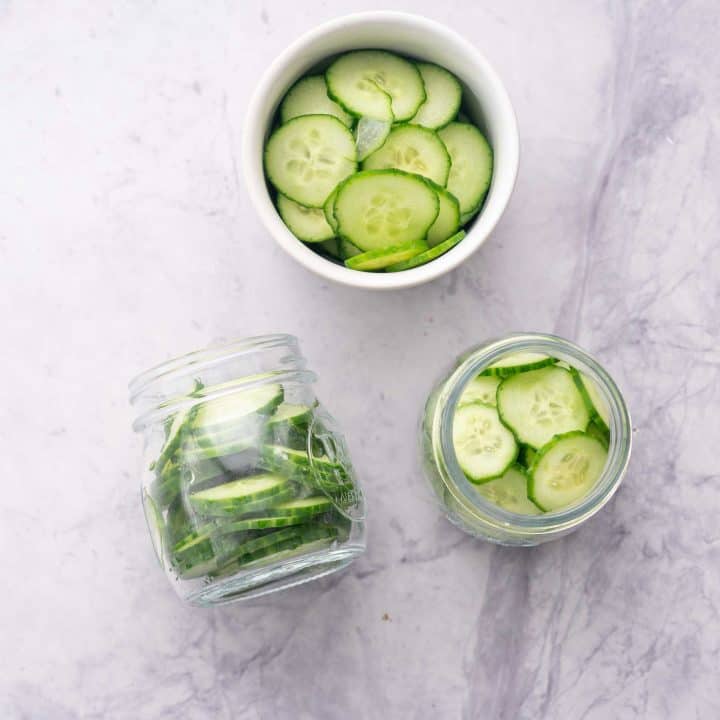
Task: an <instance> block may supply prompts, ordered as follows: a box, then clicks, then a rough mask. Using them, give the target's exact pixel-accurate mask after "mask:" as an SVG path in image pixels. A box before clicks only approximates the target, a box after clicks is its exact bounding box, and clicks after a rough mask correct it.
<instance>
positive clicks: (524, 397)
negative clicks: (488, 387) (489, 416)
mask: <svg viewBox="0 0 720 720" xmlns="http://www.w3.org/2000/svg"><path fill="white" fill-rule="evenodd" d="M497 406H498V412H499V413H500V417H501V418H502V421H503V422H504V423H505V425H507V426H508V427H509V428H510V429H511V430H512V431H513V432H514V433H515V436H516V437H517V439H518V442H521V443H524V444H526V445H530V446H531V447H533V448H535V449H539V448H541V447H543V446H544V445H545V444H546V443H548V442H549V441H550V440H551V439H552V438H553V437H554V436H555V435H560V434H562V433H567V432H570V431H572V430H582V431H584V430H585V428H586V427H587V425H588V422H589V421H590V415H589V413H588V411H587V408H586V407H585V403H584V401H583V399H582V395H581V394H580V391H579V390H578V389H577V386H576V385H575V382H574V380H573V378H572V375H571V373H570V372H569V371H567V370H565V369H564V368H559V367H553V366H550V367H544V368H541V369H540V370H529V371H527V372H520V373H516V374H515V375H510V376H509V377H506V378H505V379H504V380H503V381H502V382H501V383H500V386H499V387H498V389H497Z"/></svg>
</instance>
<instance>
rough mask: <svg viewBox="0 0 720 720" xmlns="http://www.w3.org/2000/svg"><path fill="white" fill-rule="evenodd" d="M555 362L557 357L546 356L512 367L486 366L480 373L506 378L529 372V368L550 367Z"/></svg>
mask: <svg viewBox="0 0 720 720" xmlns="http://www.w3.org/2000/svg"><path fill="white" fill-rule="evenodd" d="M555 363H557V358H553V357H547V358H545V359H544V360H538V361H537V362H533V363H526V364H525V365H515V366H514V367H496V368H494V367H487V368H485V369H484V370H483V371H482V372H481V373H480V375H495V376H496V377H501V378H506V377H510V376H511V375H518V374H519V373H524V372H530V371H531V370H541V369H542V368H545V367H550V365H555Z"/></svg>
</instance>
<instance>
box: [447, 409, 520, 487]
mask: <svg viewBox="0 0 720 720" xmlns="http://www.w3.org/2000/svg"><path fill="white" fill-rule="evenodd" d="M452 433H453V446H454V448H455V455H456V457H457V461H458V464H459V465H460V468H461V470H462V471H463V473H465V475H466V477H467V478H468V480H470V481H471V482H473V483H483V482H487V481H488V480H492V479H493V478H496V477H500V476H501V475H502V474H503V473H504V472H505V471H506V470H507V469H508V468H509V467H510V465H512V464H513V463H514V462H515V458H516V457H517V453H518V446H517V443H516V442H515V437H514V436H513V434H512V433H511V432H510V431H509V430H508V429H507V428H506V427H505V426H504V425H503V424H502V422H501V421H500V418H499V417H498V412H497V410H496V409H495V408H494V407H492V406H491V405H484V404H483V403H479V402H475V403H468V404H467V405H461V406H460V407H458V408H457V409H456V410H455V417H454V419H453V431H452Z"/></svg>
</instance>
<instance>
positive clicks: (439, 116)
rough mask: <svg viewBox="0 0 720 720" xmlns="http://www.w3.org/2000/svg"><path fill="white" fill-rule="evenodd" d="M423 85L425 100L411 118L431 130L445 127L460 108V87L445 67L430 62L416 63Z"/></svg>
mask: <svg viewBox="0 0 720 720" xmlns="http://www.w3.org/2000/svg"><path fill="white" fill-rule="evenodd" d="M416 65H417V69H418V70H419V71H420V75H421V77H422V79H423V83H424V85H425V94H426V95H427V97H426V98H425V102H424V103H423V104H422V105H421V106H420V108H419V110H418V111H417V113H415V116H414V117H413V119H412V122H414V123H415V124H416V125H424V126H425V127H427V128H431V129H432V130H437V129H438V128H441V127H445V125H447V124H448V123H449V122H452V120H453V118H454V117H455V116H456V115H457V113H458V110H460V103H461V102H462V87H461V86H460V83H459V82H458V79H457V78H456V77H455V76H454V75H453V74H452V73H449V72H448V71H447V70H446V69H445V68H442V67H440V66H439V65H432V64H431V63H416Z"/></svg>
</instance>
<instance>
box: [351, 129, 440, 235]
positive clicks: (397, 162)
mask: <svg viewBox="0 0 720 720" xmlns="http://www.w3.org/2000/svg"><path fill="white" fill-rule="evenodd" d="M362 169H363V170H391V169H394V170H403V171H404V172H408V173H414V174H415V175H421V176H423V177H426V178H429V179H430V180H432V181H433V182H435V183H437V184H438V185H440V186H441V187H444V186H445V183H446V182H447V180H448V175H449V174H450V155H449V154H448V151H447V148H446V147H445V145H444V143H443V141H442V140H441V139H440V138H439V137H438V136H437V134H436V133H435V132H434V131H433V130H428V128H425V127H422V126H420V125H409V124H408V125H397V126H395V127H394V128H393V129H392V130H391V131H390V134H389V135H388V137H387V139H386V140H385V142H384V143H383V145H382V147H381V148H379V149H378V150H376V151H375V152H374V153H372V155H370V156H368V157H367V158H366V159H365V160H364V161H363V163H362ZM446 237H447V236H446Z"/></svg>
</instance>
